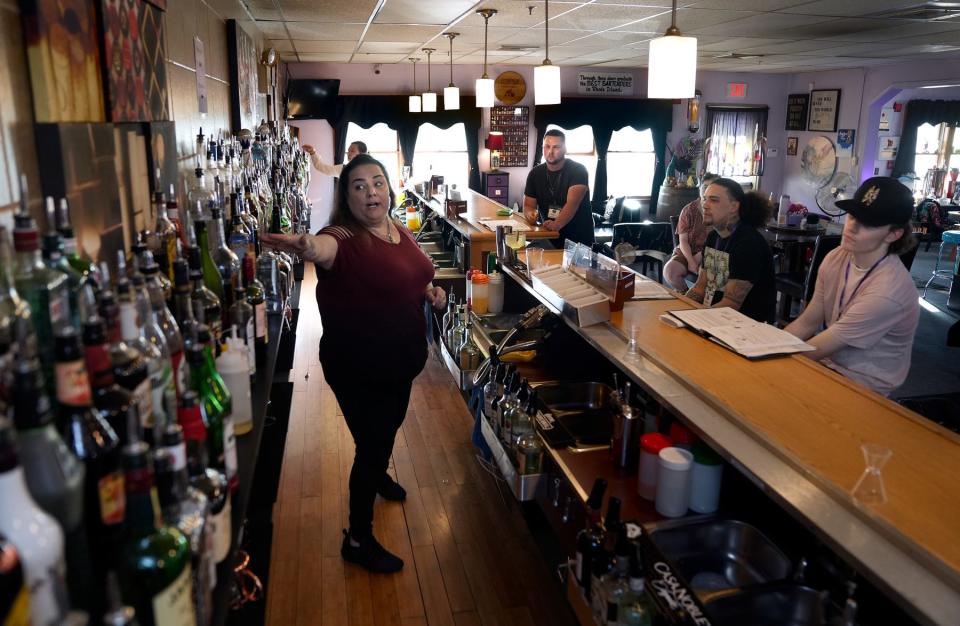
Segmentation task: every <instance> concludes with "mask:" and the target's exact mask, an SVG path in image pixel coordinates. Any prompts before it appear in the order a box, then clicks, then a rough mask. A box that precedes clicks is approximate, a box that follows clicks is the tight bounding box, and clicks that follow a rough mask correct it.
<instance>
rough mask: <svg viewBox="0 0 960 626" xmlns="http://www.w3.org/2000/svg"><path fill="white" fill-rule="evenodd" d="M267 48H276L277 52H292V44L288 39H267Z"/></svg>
mask: <svg viewBox="0 0 960 626" xmlns="http://www.w3.org/2000/svg"><path fill="white" fill-rule="evenodd" d="M267 46H268V47H272V48H276V50H277V52H280V53H283V52H293V42H291V41H290V40H289V39H269V40H267Z"/></svg>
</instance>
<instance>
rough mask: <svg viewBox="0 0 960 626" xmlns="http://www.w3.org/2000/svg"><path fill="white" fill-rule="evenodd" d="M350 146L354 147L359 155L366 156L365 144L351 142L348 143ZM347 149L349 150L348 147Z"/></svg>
mask: <svg viewBox="0 0 960 626" xmlns="http://www.w3.org/2000/svg"><path fill="white" fill-rule="evenodd" d="M350 145H351V146H356V147H357V151H358V152H360V154H366V153H367V144H365V143H363V142H362V141H353V142H351V143H350ZM347 147H348V148H349V147H350V146H347Z"/></svg>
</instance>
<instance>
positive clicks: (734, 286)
mask: <svg viewBox="0 0 960 626" xmlns="http://www.w3.org/2000/svg"><path fill="white" fill-rule="evenodd" d="M752 288H753V283H751V282H750V281H747V280H736V279H732V280H728V281H727V284H726V285H724V286H723V300H725V301H726V303H725V306H731V307H733V308H735V309H739V308H740V307H741V306H742V305H743V301H744V300H745V299H746V298H747V294H749V293H750V289H752Z"/></svg>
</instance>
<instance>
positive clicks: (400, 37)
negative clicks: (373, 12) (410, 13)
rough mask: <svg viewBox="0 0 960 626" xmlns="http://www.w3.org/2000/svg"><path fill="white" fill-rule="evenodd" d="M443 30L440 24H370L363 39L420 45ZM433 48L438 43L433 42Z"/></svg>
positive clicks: (436, 46) (437, 46)
mask: <svg viewBox="0 0 960 626" xmlns="http://www.w3.org/2000/svg"><path fill="white" fill-rule="evenodd" d="M441 32H443V28H442V27H440V26H405V25H403V26H400V25H384V24H371V25H370V28H369V29H368V30H367V35H366V37H365V39H367V40H369V41H405V42H413V45H414V46H418V45H422V44H423V42H425V41H429V40H430V39H433V38H434V37H436V36H437V35H439V34H440V33H441ZM434 43H435V44H437V45H434V46H433V47H434V48H439V44H440V43H446V42H445V41H444V42H439V41H437V42H434Z"/></svg>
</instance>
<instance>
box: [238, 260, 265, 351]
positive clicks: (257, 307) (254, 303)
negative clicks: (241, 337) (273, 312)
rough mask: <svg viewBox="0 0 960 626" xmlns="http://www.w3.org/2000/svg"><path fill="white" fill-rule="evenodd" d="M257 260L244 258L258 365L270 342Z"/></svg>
mask: <svg viewBox="0 0 960 626" xmlns="http://www.w3.org/2000/svg"><path fill="white" fill-rule="evenodd" d="M254 263H255V260H254V258H253V255H252V254H248V255H247V256H245V257H243V277H244V280H245V281H246V285H247V304H249V305H250V306H251V307H253V329H254V337H255V346H256V351H255V356H256V359H257V362H258V363H262V362H263V359H264V358H265V355H266V351H267V343H269V341H270V333H269V331H268V329H267V302H266V294H265V293H264V290H263V285H262V284H261V283H260V281H259V280H257V274H256V271H255V269H254Z"/></svg>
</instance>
